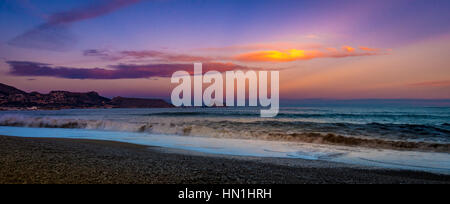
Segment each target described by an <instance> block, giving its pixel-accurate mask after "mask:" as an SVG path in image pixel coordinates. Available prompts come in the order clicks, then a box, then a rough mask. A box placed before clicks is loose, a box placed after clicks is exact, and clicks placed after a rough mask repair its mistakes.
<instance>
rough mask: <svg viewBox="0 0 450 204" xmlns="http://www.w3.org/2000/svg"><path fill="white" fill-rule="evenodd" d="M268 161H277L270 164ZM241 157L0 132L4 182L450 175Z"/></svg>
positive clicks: (436, 178)
mask: <svg viewBox="0 0 450 204" xmlns="http://www.w3.org/2000/svg"><path fill="white" fill-rule="evenodd" d="M269 160H273V161H277V162H267V161H269ZM289 161H291V160H289V159H277V158H272V159H269V158H253V159H247V160H246V159H238V158H236V157H227V156H206V155H201V154H200V155H196V154H183V153H177V152H171V151H161V148H157V147H147V146H140V145H133V144H127V143H119V142H109V141H96V140H73V139H45V138H19V137H6V136H0V167H1V168H0V183H14V184H16V183H19V184H22V183H31V184H36V183H38V184H40V183H52V184H58V183H75V184H77V183H88V184H104V183H106V184H109V183H120V184H123V183H124V184H128V183H144V184H158V183H159V184H160V183H162V184H284V183H288V184H303V183H315V184H316V183H319V184H320V183H420V184H422V183H444V184H448V183H450V176H448V175H438V174H432V173H425V172H415V171H403V170H383V169H364V168H356V167H354V166H350V165H345V164H334V163H329V162H321V161H308V160H299V159H296V160H295V161H296V162H297V163H300V164H301V165H285V164H281V163H283V162H286V163H289Z"/></svg>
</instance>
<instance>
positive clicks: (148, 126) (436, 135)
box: [0, 113, 450, 153]
mask: <svg viewBox="0 0 450 204" xmlns="http://www.w3.org/2000/svg"><path fill="white" fill-rule="evenodd" d="M164 114H166V115H165V116H167V113H164ZM174 114H175V113H174ZM176 114H177V115H178V116H179V115H180V113H176ZM181 114H183V113H181ZM185 114H191V113H185ZM201 114H204V113H201ZM0 126H15V127H40V128H71V129H95V130H111V131H126V132H145V133H155V134H175V135H185V136H203V137H215V138H239V139H259V140H276V141H297V142H307V143H316V144H331V145H346V146H359V147H370V148H387V149H400V150H420V151H436V152H447V153H449V152H450V128H449V125H448V124H447V123H446V124H442V125H440V126H435V125H412V124H381V123H368V124H351V123H314V122H301V121H278V120H265V121H246V120H242V121H240V120H237V121H235V120H224V119H222V118H220V119H217V120H211V119H208V120H205V119H201V118H197V119H186V118H182V117H181V118H173V117H149V118H147V119H145V120H138V121H132V120H108V119H74V118H61V117H47V116H45V117H36V116H26V115H3V116H0Z"/></svg>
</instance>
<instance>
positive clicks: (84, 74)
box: [6, 61, 250, 79]
mask: <svg viewBox="0 0 450 204" xmlns="http://www.w3.org/2000/svg"><path fill="white" fill-rule="evenodd" d="M6 63H8V64H9V65H10V67H11V70H10V72H9V74H11V75H14V76H31V77H33V76H34V77H36V76H47V77H58V78H66V79H138V78H150V77H171V76H172V74H173V73H174V72H176V71H180V70H184V71H187V72H188V73H189V74H191V75H192V74H193V70H194V65H193V64H148V65H137V64H119V65H113V66H109V67H108V68H72V67H57V66H52V65H50V64H44V63H38V62H27V61H8V62H6ZM249 69H250V68H249V67H245V66H240V65H236V64H232V63H205V64H203V73H205V72H207V71H211V70H215V71H219V72H225V71H230V70H249Z"/></svg>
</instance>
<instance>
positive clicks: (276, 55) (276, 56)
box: [235, 49, 321, 62]
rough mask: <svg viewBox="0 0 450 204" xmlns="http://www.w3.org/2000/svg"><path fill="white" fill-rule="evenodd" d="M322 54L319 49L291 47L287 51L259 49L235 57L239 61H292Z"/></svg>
mask: <svg viewBox="0 0 450 204" xmlns="http://www.w3.org/2000/svg"><path fill="white" fill-rule="evenodd" d="M320 55H321V52H319V51H305V50H297V49H291V50H286V51H277V50H269V51H257V52H250V53H245V54H241V55H238V56H236V57H235V59H236V60H239V61H258V62H291V61H296V60H307V59H313V58H317V57H319V56H320Z"/></svg>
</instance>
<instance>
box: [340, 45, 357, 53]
mask: <svg viewBox="0 0 450 204" xmlns="http://www.w3.org/2000/svg"><path fill="white" fill-rule="evenodd" d="M342 49H343V50H344V51H347V52H354V51H355V48H353V47H350V46H343V47H342Z"/></svg>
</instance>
